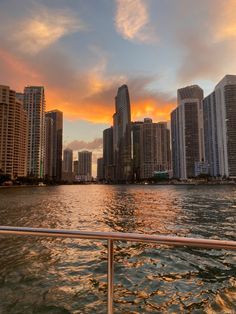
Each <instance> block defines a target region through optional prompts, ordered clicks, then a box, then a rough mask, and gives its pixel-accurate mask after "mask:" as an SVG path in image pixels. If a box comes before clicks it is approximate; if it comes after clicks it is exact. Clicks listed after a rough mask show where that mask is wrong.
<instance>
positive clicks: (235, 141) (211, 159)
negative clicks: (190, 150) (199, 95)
mask: <svg viewBox="0 0 236 314" xmlns="http://www.w3.org/2000/svg"><path fill="white" fill-rule="evenodd" d="M203 107H204V126H205V146H206V159H207V161H208V163H209V167H210V171H211V175H213V176H222V177H223V176H224V177H229V178H236V158H235V157H236V75H226V76H225V77H224V78H223V79H222V80H221V81H220V82H219V83H218V84H217V85H216V87H215V90H214V92H213V93H212V94H211V95H209V96H208V97H206V98H205V99H204V102H203Z"/></svg>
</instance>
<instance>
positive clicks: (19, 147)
mask: <svg viewBox="0 0 236 314" xmlns="http://www.w3.org/2000/svg"><path fill="white" fill-rule="evenodd" d="M26 161H27V115H26V112H25V110H24V108H23V104H22V102H20V101H18V100H17V99H16V93H15V91H13V90H11V89H10V88H9V87H8V86H3V85H0V169H1V171H2V172H3V173H4V174H7V175H9V176H10V177H11V179H14V178H16V177H22V176H26V174H27V170H26Z"/></svg>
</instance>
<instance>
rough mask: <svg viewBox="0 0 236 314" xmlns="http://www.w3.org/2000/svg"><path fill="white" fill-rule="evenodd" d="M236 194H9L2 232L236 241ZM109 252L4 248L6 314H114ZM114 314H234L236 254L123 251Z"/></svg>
mask: <svg viewBox="0 0 236 314" xmlns="http://www.w3.org/2000/svg"><path fill="white" fill-rule="evenodd" d="M235 212H236V187H235V186H203V187H201V186H130V185H127V186H125V185H124V186H104V185H90V186H86V185H84V186H58V187H40V188H9V189H0V224H1V225H11V226H27V227H45V228H61V229H64V228H65V229H79V230H91V231H119V232H138V233H148V234H162V235H178V236H189V237H203V238H212V239H228V240H236V231H235V226H236V215H235ZM106 250H107V245H106V242H102V241H95V242H94V241H91V240H90V241H89V240H70V239H46V238H28V237H23V238H20V237H6V236H4V237H3V236H2V237H1V238H0V252H1V254H0V313H1V314H5V313H6V314H10V313H14V314H15V313H24V314H30V313H37V314H38V313H39V314H43V313H50V314H51V313H52V314H61V313H73V314H78V313H83V314H84V313H106V298H107V294H106V293H107V286H106V266H107V264H106V258H107V256H106ZM115 250H116V251H115V303H114V307H115V313H234V312H235V311H236V272H235V271H236V266H235V261H236V253H235V252H231V251H224V250H219V251H217V250H198V249H190V248H189V249H187V248H179V249H173V248H168V247H158V246H156V245H153V244H143V243H142V244H140V243H123V242H118V243H116V245H115Z"/></svg>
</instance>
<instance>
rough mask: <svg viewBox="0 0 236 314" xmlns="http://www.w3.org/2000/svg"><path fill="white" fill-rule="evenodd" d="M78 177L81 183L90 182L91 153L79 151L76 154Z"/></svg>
mask: <svg viewBox="0 0 236 314" xmlns="http://www.w3.org/2000/svg"><path fill="white" fill-rule="evenodd" d="M78 165H79V176H80V179H81V181H91V180H92V152H89V151H86V150H85V151H81V152H79V153H78Z"/></svg>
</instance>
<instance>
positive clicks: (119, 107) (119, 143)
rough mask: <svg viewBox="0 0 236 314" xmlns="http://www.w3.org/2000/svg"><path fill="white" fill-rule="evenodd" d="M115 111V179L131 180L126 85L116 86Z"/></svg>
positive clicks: (120, 180) (129, 119)
mask: <svg viewBox="0 0 236 314" xmlns="http://www.w3.org/2000/svg"><path fill="white" fill-rule="evenodd" d="M115 106H116V112H115V114H114V116H113V145H114V146H113V147H114V162H115V181H117V182H128V181H130V180H132V177H133V175H132V160H131V114H130V98H129V91H128V87H127V85H122V86H121V87H119V88H118V92H117V95H116V97H115Z"/></svg>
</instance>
